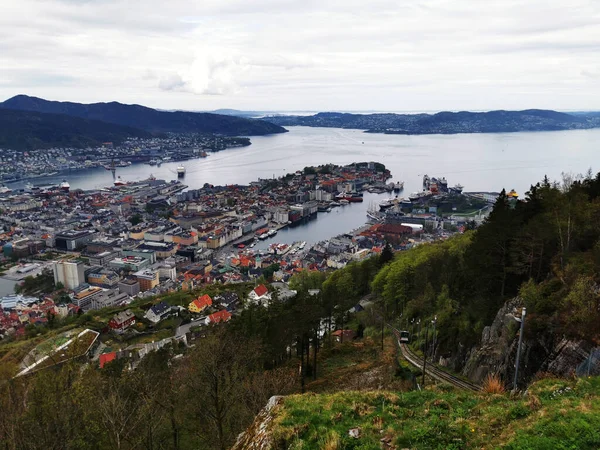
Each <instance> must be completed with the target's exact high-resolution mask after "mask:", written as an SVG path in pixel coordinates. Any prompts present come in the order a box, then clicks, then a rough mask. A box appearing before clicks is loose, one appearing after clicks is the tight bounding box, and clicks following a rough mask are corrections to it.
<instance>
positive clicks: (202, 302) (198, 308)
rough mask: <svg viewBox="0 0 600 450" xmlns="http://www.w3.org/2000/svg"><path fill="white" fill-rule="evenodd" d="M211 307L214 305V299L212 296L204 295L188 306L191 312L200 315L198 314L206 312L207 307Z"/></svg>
mask: <svg viewBox="0 0 600 450" xmlns="http://www.w3.org/2000/svg"><path fill="white" fill-rule="evenodd" d="M211 305H212V298H210V295H208V294H204V295H203V296H202V297H199V298H197V299H195V300H193V301H192V302H191V303H190V304H189V305H188V309H189V310H190V312H193V313H196V314H198V313H200V312H202V311H204V310H205V309H206V308H207V307H209V306H211Z"/></svg>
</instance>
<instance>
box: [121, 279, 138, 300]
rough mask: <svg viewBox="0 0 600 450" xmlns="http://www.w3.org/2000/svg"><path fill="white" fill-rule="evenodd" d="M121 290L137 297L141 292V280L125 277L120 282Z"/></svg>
mask: <svg viewBox="0 0 600 450" xmlns="http://www.w3.org/2000/svg"><path fill="white" fill-rule="evenodd" d="M118 287H119V292H121V293H123V294H127V295H129V296H130V297H135V296H136V295H138V294H139V293H140V282H139V281H138V280H137V279H135V278H125V279H123V280H121V281H119V283H118Z"/></svg>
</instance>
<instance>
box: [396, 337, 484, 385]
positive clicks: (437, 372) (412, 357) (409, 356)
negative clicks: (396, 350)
mask: <svg viewBox="0 0 600 450" xmlns="http://www.w3.org/2000/svg"><path fill="white" fill-rule="evenodd" d="M390 328H391V329H392V331H393V333H394V336H396V340H397V341H398V345H399V346H400V351H401V352H402V356H404V358H405V359H406V360H407V361H408V362H409V363H411V364H412V365H413V366H415V367H417V368H419V369H421V370H423V359H422V358H420V357H419V356H418V355H416V354H415V353H414V352H413V351H412V350H411V349H410V347H409V346H408V345H406V344H403V343H401V342H400V332H399V331H398V330H397V329H395V328H393V327H390ZM425 373H427V375H429V376H430V377H432V378H435V379H436V380H438V381H441V382H443V383H448V384H451V385H452V386H455V387H457V388H459V389H464V390H467V391H473V392H479V391H481V387H480V386H478V385H476V384H474V383H471V382H470V381H465V380H463V379H461V378H458V377H455V376H454V375H451V374H449V373H448V372H444V371H443V370H441V369H439V368H438V367H436V366H435V365H433V364H426V365H425Z"/></svg>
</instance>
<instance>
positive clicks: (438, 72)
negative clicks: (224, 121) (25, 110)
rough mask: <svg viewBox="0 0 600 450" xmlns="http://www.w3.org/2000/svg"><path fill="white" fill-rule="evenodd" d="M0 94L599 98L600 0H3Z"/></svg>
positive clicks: (479, 100)
mask: <svg viewBox="0 0 600 450" xmlns="http://www.w3.org/2000/svg"><path fill="white" fill-rule="evenodd" d="M0 10H1V11H2V14H0V99H2V100H3V99H6V98H10V97H12V96H13V95H17V94H28V95H34V96H38V97H43V98H46V99H50V100H61V101H77V102H84V103H91V102H100V101H113V100H114V101H120V102H123V103H138V104H143V105H147V106H151V107H155V108H162V109H185V110H213V109H218V108H235V109H244V110H269V111H274V110H285V111H302V110H309V111H335V110H337V111H365V110H372V111H440V110H492V109H525V108H547V109H557V110H600V1H598V0H569V1H565V0H558V1H556V0H543V1H541V0H523V1H514V0H413V1H408V0H392V1H388V0H302V1H301V0H194V1H187V0H169V1H164V0H2V7H1V9H0Z"/></svg>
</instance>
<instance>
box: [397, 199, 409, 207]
mask: <svg viewBox="0 0 600 450" xmlns="http://www.w3.org/2000/svg"><path fill="white" fill-rule="evenodd" d="M398 203H399V204H400V207H401V208H410V207H411V206H412V202H411V201H410V200H409V199H407V198H404V197H402V198H400V200H399V202H398Z"/></svg>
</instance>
